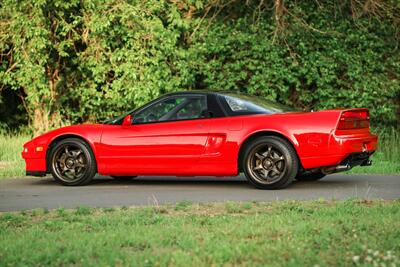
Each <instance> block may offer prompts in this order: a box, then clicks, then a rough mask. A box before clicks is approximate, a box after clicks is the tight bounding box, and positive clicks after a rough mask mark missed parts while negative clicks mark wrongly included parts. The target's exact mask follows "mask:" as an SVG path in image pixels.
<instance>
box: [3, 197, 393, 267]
mask: <svg viewBox="0 0 400 267" xmlns="http://www.w3.org/2000/svg"><path fill="white" fill-rule="evenodd" d="M235 206H236V207H235ZM183 207H184V208H183ZM383 264H385V265H383ZM399 264H400V201H392V202H389V201H356V200H348V201H344V202H327V201H324V200H319V201H313V202H297V201H288V202H276V203H257V202H251V203H231V202H228V203H221V204H188V203H187V202H186V203H184V204H182V203H180V204H177V205H175V206H172V205H170V206H157V207H146V208H127V207H124V208H113V209H90V208H87V207H81V208H79V209H75V210H65V209H58V210H54V211H47V210H33V211H25V212H20V213H3V214H0V265H1V266H66V265H75V266H114V265H117V266H233V265H235V266H317V265H318V266H396V265H397V266H398V265H399Z"/></svg>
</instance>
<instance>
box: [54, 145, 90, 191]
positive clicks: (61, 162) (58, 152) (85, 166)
mask: <svg viewBox="0 0 400 267" xmlns="http://www.w3.org/2000/svg"><path fill="white" fill-rule="evenodd" d="M49 168H50V171H51V173H52V175H53V178H54V179H55V180H56V181H57V182H59V183H61V184H63V185H84V184H87V183H89V182H90V181H91V180H92V179H93V177H94V175H95V174H96V170H97V167H96V161H95V158H94V155H93V152H92V150H91V148H90V146H89V145H88V144H86V143H85V142H84V141H83V140H81V139H78V138H67V139H64V140H62V141H61V142H59V143H57V144H56V145H55V146H54V147H53V148H52V150H51V152H50V161H49Z"/></svg>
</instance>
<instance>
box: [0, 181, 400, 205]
mask: <svg viewBox="0 0 400 267" xmlns="http://www.w3.org/2000/svg"><path fill="white" fill-rule="evenodd" d="M319 198H324V199H347V198H364V199H372V198H379V199H398V198H400V176H393V175H392V176H389V175H385V176H380V175H379V176H378V175H343V174H336V175H330V176H327V177H325V178H324V179H322V180H320V181H316V182H295V183H294V184H292V185H291V186H290V187H289V188H287V189H283V190H274V191H268V190H258V189H255V188H253V187H251V186H250V185H248V184H247V182H246V181H245V179H244V178H243V177H223V178H221V177H220V178H216V177H207V178H200V177H191V178H176V177H138V178H137V179H135V180H130V181H116V180H112V179H110V178H108V177H98V178H96V179H95V180H94V181H93V183H92V184H90V185H87V186H80V187H66V186H60V185H58V184H57V183H55V182H54V181H53V179H52V178H50V177H46V178H25V179H5V180H0V211H16V210H29V209H34V208H48V209H53V208H59V207H64V208H74V207H78V206H91V207H113V206H122V205H125V206H130V205H158V204H163V203H176V202H179V201H183V200H188V201H192V202H220V201H227V200H231V201H252V200H257V201H276V200H286V199H298V200H305V199H319Z"/></svg>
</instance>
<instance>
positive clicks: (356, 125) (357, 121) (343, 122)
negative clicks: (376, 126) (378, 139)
mask: <svg viewBox="0 0 400 267" xmlns="http://www.w3.org/2000/svg"><path fill="white" fill-rule="evenodd" d="M362 128H369V111H368V110H354V111H352V110H349V111H345V112H342V115H341V116H340V120H339V125H338V130H348V129H362Z"/></svg>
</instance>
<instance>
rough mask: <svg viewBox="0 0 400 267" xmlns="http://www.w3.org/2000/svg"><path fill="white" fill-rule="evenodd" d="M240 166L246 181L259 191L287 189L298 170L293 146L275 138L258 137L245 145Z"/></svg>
mask: <svg viewBox="0 0 400 267" xmlns="http://www.w3.org/2000/svg"><path fill="white" fill-rule="evenodd" d="M241 164H242V166H243V167H242V169H243V172H244V174H245V176H246V178H247V180H248V181H249V182H250V183H251V184H253V185H254V186H255V187H257V188H260V189H281V188H285V187H287V186H288V185H289V184H290V183H291V182H292V181H293V180H294V178H295V177H296V174H297V172H298V169H299V161H298V157H297V154H296V151H295V150H294V148H293V146H292V145H291V144H290V143H289V142H288V141H286V140H285V139H283V138H281V137H277V136H260V137H258V138H256V139H254V140H252V141H251V142H249V143H248V144H246V145H245V148H244V153H243V158H242V163H241Z"/></svg>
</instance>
